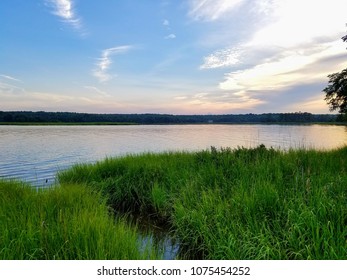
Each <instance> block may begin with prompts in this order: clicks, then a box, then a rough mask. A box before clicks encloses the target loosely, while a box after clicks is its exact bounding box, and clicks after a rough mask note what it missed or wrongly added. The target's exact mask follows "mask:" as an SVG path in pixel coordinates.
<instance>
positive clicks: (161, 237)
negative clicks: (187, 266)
mask: <svg viewBox="0 0 347 280" xmlns="http://www.w3.org/2000/svg"><path fill="white" fill-rule="evenodd" d="M126 219H127V220H128V222H129V224H130V225H132V226H133V227H134V228H136V229H137V231H138V232H139V237H138V238H139V244H140V248H139V249H140V251H145V250H146V249H152V250H156V251H158V252H159V254H160V255H162V258H163V259H164V260H174V259H177V258H178V257H179V252H180V242H179V240H178V239H177V238H175V237H174V233H173V230H172V228H171V227H170V226H169V225H168V224H167V223H163V222H158V221H156V220H155V219H151V218H149V217H143V216H137V215H133V216H131V215H130V216H127V217H126Z"/></svg>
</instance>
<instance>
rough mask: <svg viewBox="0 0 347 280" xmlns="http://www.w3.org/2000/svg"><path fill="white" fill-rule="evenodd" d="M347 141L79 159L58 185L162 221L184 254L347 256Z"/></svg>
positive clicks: (116, 208)
mask: <svg viewBox="0 0 347 280" xmlns="http://www.w3.org/2000/svg"><path fill="white" fill-rule="evenodd" d="M346 163H347V147H345V148H341V149H336V150H332V151H316V150H305V149H301V150H290V151H286V152H284V151H277V150H274V149H272V148H266V147H265V146H263V145H260V146H259V147H257V148H251V149H245V148H238V149H234V150H232V149H216V148H213V147H212V148H211V150H206V151H200V152H192V153H188V152H175V153H173V152H172V153H161V154H151V153H148V154H143V155H129V156H125V157H122V158H107V159H105V160H104V161H100V162H98V163H96V164H82V165H76V166H74V167H72V168H71V169H69V170H67V171H64V172H61V173H60V174H59V181H60V183H61V184H62V185H65V184H74V185H76V184H77V185H80V184H81V185H85V186H86V187H87V188H88V189H90V190H92V191H95V192H98V193H99V192H100V193H101V195H102V197H105V198H106V201H107V202H106V203H107V205H108V206H109V207H111V208H112V209H114V211H116V212H117V211H120V212H123V213H136V214H137V215H144V216H148V217H153V219H157V220H162V221H166V223H167V224H169V225H170V227H171V232H172V234H173V236H174V237H175V238H177V239H178V240H180V248H181V249H180V255H179V257H180V258H186V259H196V258H198V259H347V173H346V167H347V164H346Z"/></svg>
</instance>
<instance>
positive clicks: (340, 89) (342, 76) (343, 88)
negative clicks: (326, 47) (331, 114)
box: [323, 35, 347, 114]
mask: <svg viewBox="0 0 347 280" xmlns="http://www.w3.org/2000/svg"><path fill="white" fill-rule="evenodd" d="M341 39H342V40H343V41H344V42H347V35H345V36H343V37H342V38H341ZM328 78H329V84H328V86H327V87H326V88H325V89H323V91H324V92H325V93H326V95H325V98H324V100H325V101H326V102H327V103H328V105H329V109H330V111H335V110H339V113H341V114H347V68H346V69H344V70H342V71H341V72H337V73H333V74H330V75H328Z"/></svg>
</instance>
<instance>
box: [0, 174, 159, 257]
mask: <svg viewBox="0 0 347 280" xmlns="http://www.w3.org/2000/svg"><path fill="white" fill-rule="evenodd" d="M109 210H110V209H109V207H108V206H107V204H106V201H105V197H103V196H101V195H100V192H98V191H95V190H91V189H90V188H87V187H85V186H84V185H82V184H80V185H77V184H62V185H61V186H60V187H54V188H51V189H46V190H41V191H36V190H35V189H34V188H33V187H31V186H28V185H25V184H23V183H20V182H14V181H3V180H1V181H0V259H16V260H25V259H51V260H52V259H64V260H74V259H78V260H82V259H157V258H160V257H161V256H160V255H159V254H158V253H157V252H156V251H155V250H154V249H153V248H146V247H143V246H142V248H140V247H141V244H139V242H140V241H139V234H138V233H137V231H136V229H135V228H134V227H131V228H130V227H129V225H128V224H127V223H126V222H125V221H124V218H121V217H117V218H115V217H114V216H113V215H111V214H110V211H109Z"/></svg>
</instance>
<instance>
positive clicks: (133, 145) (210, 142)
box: [0, 125, 347, 186]
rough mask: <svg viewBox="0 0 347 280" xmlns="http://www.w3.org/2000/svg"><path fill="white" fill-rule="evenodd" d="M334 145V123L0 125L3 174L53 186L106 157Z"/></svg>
mask: <svg viewBox="0 0 347 280" xmlns="http://www.w3.org/2000/svg"><path fill="white" fill-rule="evenodd" d="M259 144H265V145H266V146H267V147H270V146H272V147H274V148H278V149H288V148H300V147H306V148H315V149H332V148H336V147H340V146H343V145H347V127H346V126H335V125H146V126H0V177H6V178H8V177H11V178H17V179H22V180H25V181H28V182H31V183H32V184H34V185H36V186H45V185H50V184H52V183H53V182H54V180H55V174H56V172H57V171H59V170H63V169H66V168H68V167H70V166H71V165H72V164H74V163H79V162H95V161H97V160H101V159H103V158H105V157H106V156H108V157H109V156H121V155H125V154H129V153H132V154H133V153H136V154H137V153H143V152H161V151H169V150H170V151H182V150H185V151H195V150H201V149H209V148H210V146H215V147H231V148H236V147H238V146H244V147H254V146H257V145H259Z"/></svg>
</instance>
